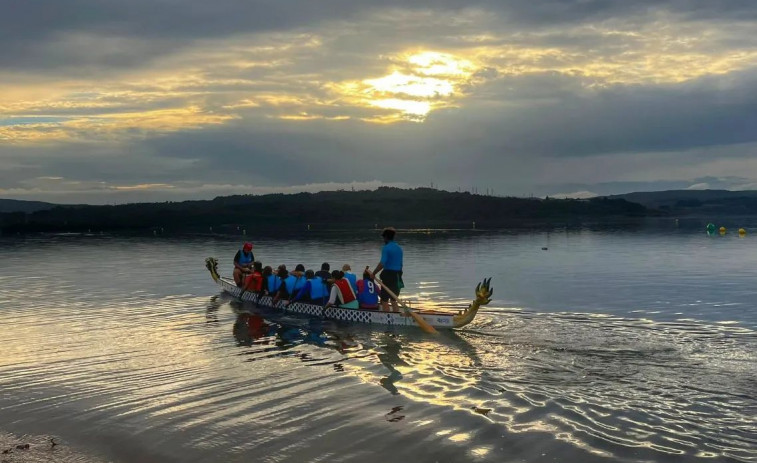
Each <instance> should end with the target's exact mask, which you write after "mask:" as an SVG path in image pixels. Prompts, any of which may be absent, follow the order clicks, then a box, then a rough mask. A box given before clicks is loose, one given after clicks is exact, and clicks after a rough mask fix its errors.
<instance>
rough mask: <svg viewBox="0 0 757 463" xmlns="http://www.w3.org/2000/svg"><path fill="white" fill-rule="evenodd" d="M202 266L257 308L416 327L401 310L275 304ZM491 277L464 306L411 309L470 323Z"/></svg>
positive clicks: (447, 322)
mask: <svg viewBox="0 0 757 463" xmlns="http://www.w3.org/2000/svg"><path fill="white" fill-rule="evenodd" d="M205 267H206V268H207V269H208V271H209V272H210V276H211V277H212V278H213V281H215V282H216V283H217V284H218V285H219V286H220V287H221V289H222V290H223V291H225V292H227V293H229V294H231V295H232V296H234V297H237V298H240V299H241V300H242V301H246V302H251V303H255V304H256V305H257V306H259V307H265V308H268V309H273V310H278V311H281V312H286V313H294V314H302V315H311V316H316V317H323V318H329V319H331V320H338V321H344V322H353V323H369V324H377V325H392V326H418V323H417V322H416V321H415V320H414V319H413V317H410V316H407V314H404V313H400V312H383V311H380V310H367V309H345V308H341V307H329V308H324V307H323V306H322V305H319V304H312V303H307V302H293V303H291V304H286V305H285V304H284V301H279V302H277V304H276V305H275V306H274V305H273V298H272V297H271V296H261V295H259V294H257V293H252V292H244V293H242V289H241V288H240V287H238V286H237V285H236V283H234V280H233V279H232V278H227V277H222V276H221V275H220V274H219V273H218V261H217V260H216V259H215V258H213V257H208V258H207V259H205ZM490 283H491V278H488V279H484V280H483V281H482V282H481V283H479V284H478V285H476V298H475V299H474V300H473V302H472V303H471V304H470V305H469V306H468V307H467V308H466V309H465V310H460V311H457V312H444V311H439V310H423V309H420V310H417V309H412V310H413V311H414V312H415V313H416V314H418V315H420V317H421V318H423V320H424V321H425V322H426V323H428V324H430V325H431V326H433V327H435V328H449V329H452V328H461V327H463V326H465V325H467V324H468V323H470V322H472V321H473V319H474V318H475V317H476V314H477V313H478V309H479V308H480V307H481V306H483V305H486V304H488V303H489V302H491V296H492V294H493V292H494V290H493V289H492V288H491V286H490Z"/></svg>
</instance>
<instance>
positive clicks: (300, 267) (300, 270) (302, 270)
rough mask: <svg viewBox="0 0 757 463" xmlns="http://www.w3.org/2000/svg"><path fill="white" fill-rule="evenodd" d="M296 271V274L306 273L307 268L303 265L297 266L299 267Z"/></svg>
mask: <svg viewBox="0 0 757 463" xmlns="http://www.w3.org/2000/svg"><path fill="white" fill-rule="evenodd" d="M294 271H295V272H304V271H305V266H304V265H302V264H297V267H295V268H294Z"/></svg>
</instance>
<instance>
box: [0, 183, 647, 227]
mask: <svg viewBox="0 0 757 463" xmlns="http://www.w3.org/2000/svg"><path fill="white" fill-rule="evenodd" d="M649 214H650V212H649V211H648V210H647V209H646V208H645V207H644V206H641V205H639V204H634V203H630V202H628V201H626V200H624V199H608V198H595V199H590V200H576V199H525V198H501V197H494V196H483V195H473V194H470V193H451V192H446V191H440V190H434V189H430V188H417V189H410V190H404V189H398V188H387V187H382V188H379V189H378V190H376V191H354V192H352V191H329V192H320V193H299V194H291V195H284V194H270V195H262V196H252V195H244V196H226V197H219V198H215V199H213V200H210V201H184V202H165V203H142V204H125V205H120V206H73V207H55V208H53V209H50V210H45V211H37V212H35V213H33V214H28V215H27V214H0V230H2V232H3V233H16V232H20V233H25V232H77V231H78V232H82V231H88V230H90V231H93V232H94V231H118V230H124V231H126V230H133V231H137V230H150V229H153V230H154V229H164V230H166V231H174V232H189V231H208V230H209V229H210V227H213V231H214V232H224V231H229V232H235V231H236V230H237V227H239V229H246V230H250V231H253V230H255V231H256V232H259V231H271V230H288V229H291V230H302V229H304V228H306V227H307V226H308V225H311V226H312V227H313V229H316V230H319V229H320V230H322V229H347V228H365V227H371V228H372V227H374V226H386V225H393V226H395V227H403V228H436V227H465V228H471V227H472V222H476V227H477V228H493V227H506V226H523V225H524V224H526V225H527V224H546V223H551V224H554V223H581V222H582V221H593V222H597V221H604V220H609V219H613V218H616V219H617V218H628V217H644V216H646V215H649Z"/></svg>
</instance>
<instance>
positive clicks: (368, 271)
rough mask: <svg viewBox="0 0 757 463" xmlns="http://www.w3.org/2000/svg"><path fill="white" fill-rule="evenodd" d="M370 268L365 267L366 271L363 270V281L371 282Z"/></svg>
mask: <svg viewBox="0 0 757 463" xmlns="http://www.w3.org/2000/svg"><path fill="white" fill-rule="evenodd" d="M369 268H370V267H365V270H363V280H370V279H371V271H370V270H369Z"/></svg>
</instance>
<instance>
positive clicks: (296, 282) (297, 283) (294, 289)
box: [286, 275, 308, 296]
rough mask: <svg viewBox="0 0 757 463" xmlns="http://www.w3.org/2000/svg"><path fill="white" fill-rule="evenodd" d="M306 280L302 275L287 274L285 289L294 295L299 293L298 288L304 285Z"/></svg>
mask: <svg viewBox="0 0 757 463" xmlns="http://www.w3.org/2000/svg"><path fill="white" fill-rule="evenodd" d="M290 279H291V280H290ZM307 282H308V279H307V278H305V276H304V275H300V276H295V275H289V278H287V282H286V285H287V291H289V294H290V295H292V296H294V295H295V294H297V293H299V292H300V290H301V289H302V288H303V286H305V283H307Z"/></svg>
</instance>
